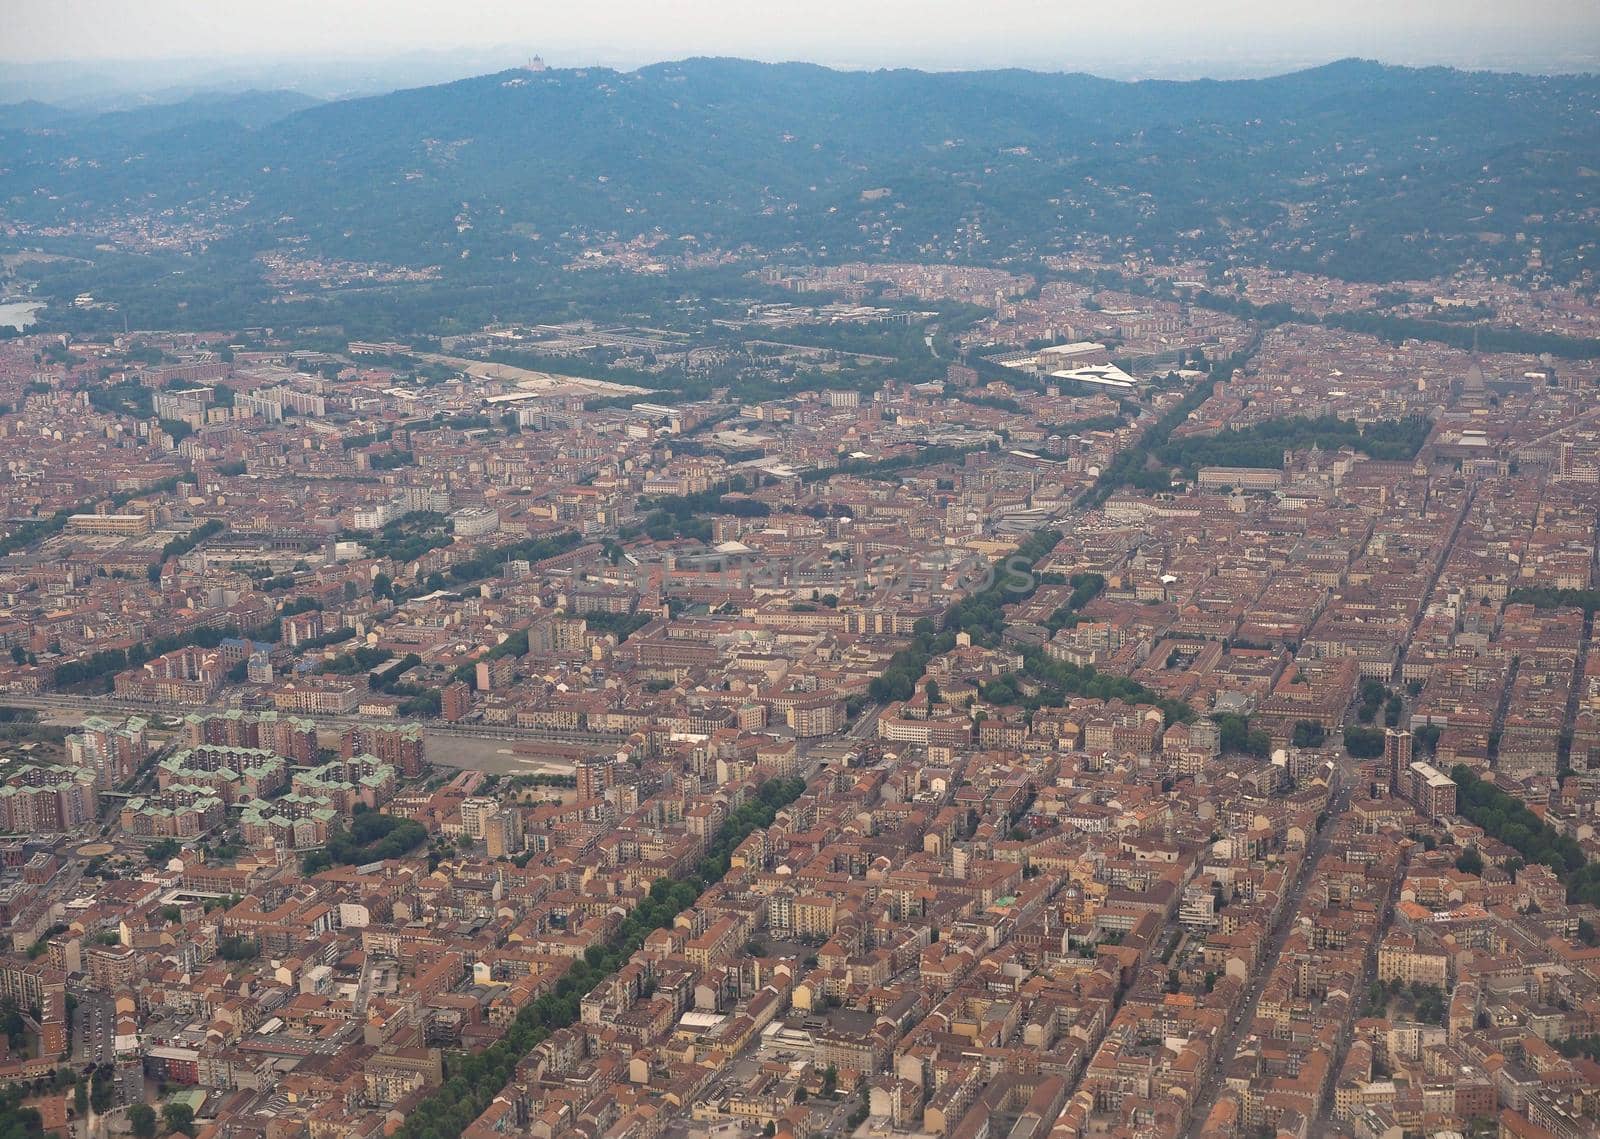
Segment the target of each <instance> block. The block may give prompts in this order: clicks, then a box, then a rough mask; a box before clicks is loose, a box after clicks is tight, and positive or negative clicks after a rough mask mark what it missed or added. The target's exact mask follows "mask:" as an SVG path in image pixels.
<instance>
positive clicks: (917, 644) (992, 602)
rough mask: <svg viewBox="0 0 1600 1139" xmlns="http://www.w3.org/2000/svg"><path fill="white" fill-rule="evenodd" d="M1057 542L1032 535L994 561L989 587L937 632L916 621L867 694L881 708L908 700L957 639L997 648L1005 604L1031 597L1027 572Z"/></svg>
mask: <svg viewBox="0 0 1600 1139" xmlns="http://www.w3.org/2000/svg"><path fill="white" fill-rule="evenodd" d="M1060 540H1061V533H1060V531H1057V530H1039V531H1036V532H1035V533H1033V534H1031V535H1029V536H1028V537H1027V538H1026V539H1025V540H1024V541H1023V543H1022V544H1021V545H1020V546H1018V547H1017V551H1016V553H1014V554H1012V555H1011V557H1009V558H1004V559H1000V560H997V561H996V562H995V563H994V564H993V565H992V566H991V567H990V583H989V585H988V586H987V587H985V588H984V589H981V590H979V591H977V592H976V593H972V594H969V595H968V596H966V597H964V598H962V599H961V600H960V601H958V602H956V603H955V604H954V605H952V606H951V607H950V608H949V609H948V610H946V611H945V615H944V622H943V626H942V628H939V629H935V626H934V624H933V622H932V621H929V620H927V619H926V618H924V619H922V620H920V621H918V622H917V623H916V624H915V625H914V626H912V637H911V643H910V644H909V645H907V646H906V647H905V648H903V649H901V650H900V651H899V652H897V653H895V654H894V656H892V657H890V658H889V663H888V665H887V666H885V668H884V670H883V672H882V674H880V675H878V676H875V677H873V678H872V683H871V685H869V686H868V689H867V694H868V695H869V696H871V697H872V699H874V700H876V701H878V702H879V703H884V702H887V701H890V700H908V699H910V698H911V695H912V694H913V693H914V692H916V690H917V681H919V680H921V679H922V674H923V673H924V672H925V671H927V668H928V661H929V659H930V658H932V657H935V656H938V655H939V654H940V653H947V652H949V651H950V650H951V649H953V648H955V646H956V635H957V634H959V633H966V634H967V635H968V636H970V637H971V638H972V641H973V643H974V644H979V645H991V646H992V645H997V644H999V643H1000V634H1001V632H1002V630H1004V628H1005V608H1004V607H1005V605H1006V603H1007V602H1008V601H1020V600H1024V599H1025V598H1026V597H1028V596H1031V595H1032V593H1033V591H1034V589H1035V588H1036V586H1037V583H1036V582H1035V581H1034V579H1033V577H1032V574H1031V572H1029V571H1031V570H1032V568H1033V567H1034V566H1035V565H1037V564H1038V562H1039V559H1040V558H1042V557H1044V556H1045V555H1046V554H1047V553H1049V552H1050V551H1051V550H1053V549H1055V546H1056V543H1057V542H1059V541H1060Z"/></svg>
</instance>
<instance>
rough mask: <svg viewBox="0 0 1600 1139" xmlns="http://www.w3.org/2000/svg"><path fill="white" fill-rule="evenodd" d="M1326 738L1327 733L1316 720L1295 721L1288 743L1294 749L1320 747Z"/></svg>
mask: <svg viewBox="0 0 1600 1139" xmlns="http://www.w3.org/2000/svg"><path fill="white" fill-rule="evenodd" d="M1326 738H1327V732H1326V731H1324V730H1323V727H1322V724H1321V723H1320V722H1318V721H1316V720H1296V721H1295V722H1294V731H1293V733H1292V734H1291V735H1290V737H1289V741H1290V742H1291V743H1292V744H1294V746H1295V747H1321V746H1322V741H1323V740H1325V739H1326Z"/></svg>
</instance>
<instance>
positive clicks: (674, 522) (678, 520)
mask: <svg viewBox="0 0 1600 1139" xmlns="http://www.w3.org/2000/svg"><path fill="white" fill-rule="evenodd" d="M637 532H638V531H635V530H633V529H632V528H630V529H629V530H628V531H626V532H625V533H624V537H627V536H630V535H631V534H633V533H637ZM643 532H644V534H645V535H646V536H647V537H649V539H650V540H651V541H652V542H671V541H673V540H674V539H678V538H683V539H686V540H688V541H691V542H709V541H711V522H710V521H709V520H708V519H705V518H699V517H696V516H693V515H689V516H685V517H679V516H678V515H676V514H673V513H671V512H670V511H667V510H652V511H651V512H650V513H649V514H647V515H645V518H644V526H643Z"/></svg>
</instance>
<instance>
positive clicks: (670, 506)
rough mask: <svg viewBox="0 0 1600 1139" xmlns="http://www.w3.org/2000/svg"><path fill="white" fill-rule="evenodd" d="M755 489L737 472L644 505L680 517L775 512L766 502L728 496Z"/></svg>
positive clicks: (675, 443)
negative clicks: (714, 483) (698, 489)
mask: <svg viewBox="0 0 1600 1139" xmlns="http://www.w3.org/2000/svg"><path fill="white" fill-rule="evenodd" d="M672 448H673V450H674V451H677V450H680V449H681V448H680V446H679V443H678V441H677V440H674V441H673V444H672ZM753 489H755V488H754V487H752V486H751V484H750V482H749V481H748V480H747V479H746V478H745V477H744V476H743V475H734V476H733V477H732V478H729V479H726V480H724V481H722V482H719V483H717V485H716V486H713V487H710V488H708V489H706V490H701V491H696V492H695V493H693V494H663V495H658V496H657V497H655V498H652V499H648V500H647V501H646V502H645V503H644V505H648V506H650V507H652V508H653V509H655V510H657V511H664V512H666V513H667V514H669V515H671V516H672V517H673V518H676V519H687V518H692V517H694V516H695V515H696V514H731V515H734V516H735V517H739V518H765V517H766V516H767V515H769V514H771V513H772V508H771V507H770V506H768V505H767V504H766V503H764V502H758V501H756V500H754V499H749V498H733V499H729V498H727V497H725V496H727V495H730V494H746V493H748V492H749V491H751V490H753Z"/></svg>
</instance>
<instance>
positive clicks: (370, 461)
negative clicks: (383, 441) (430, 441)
mask: <svg viewBox="0 0 1600 1139" xmlns="http://www.w3.org/2000/svg"><path fill="white" fill-rule="evenodd" d="M416 461H417V456H416V455H415V454H414V453H413V452H411V451H400V450H388V451H374V452H373V453H372V454H370V455H368V456H367V466H368V468H369V469H370V470H374V471H392V470H394V469H395V468H397V467H410V466H414V465H415V464H416Z"/></svg>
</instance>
